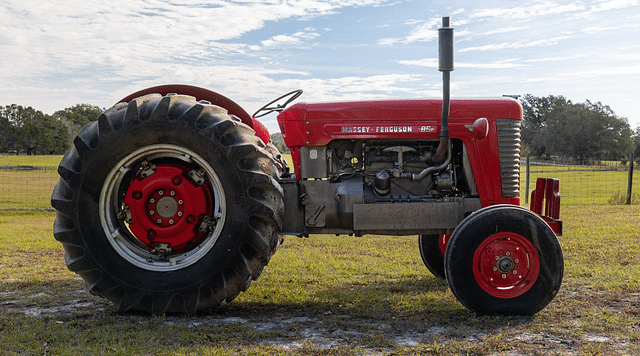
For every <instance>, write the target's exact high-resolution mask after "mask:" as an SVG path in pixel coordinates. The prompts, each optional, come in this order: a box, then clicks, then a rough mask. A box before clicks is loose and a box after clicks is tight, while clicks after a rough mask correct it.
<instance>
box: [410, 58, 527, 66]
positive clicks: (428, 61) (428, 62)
mask: <svg viewBox="0 0 640 356" xmlns="http://www.w3.org/2000/svg"><path fill="white" fill-rule="evenodd" d="M398 63H400V64H404V65H408V66H419V67H427V68H438V60H437V59H432V58H425V59H419V60H411V61H398ZM526 66H527V65H526V64H524V63H522V61H521V60H520V59H509V60H503V61H495V62H489V63H464V62H463V63H455V64H454V67H455V68H474V69H510V68H522V67H526Z"/></svg>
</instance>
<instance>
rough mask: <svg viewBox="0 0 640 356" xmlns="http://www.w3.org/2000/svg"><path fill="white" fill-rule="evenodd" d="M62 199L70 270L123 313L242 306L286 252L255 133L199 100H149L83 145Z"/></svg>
mask: <svg viewBox="0 0 640 356" xmlns="http://www.w3.org/2000/svg"><path fill="white" fill-rule="evenodd" d="M58 172H59V173H60V177H61V178H60V181H59V182H58V184H57V185H56V188H55V189H54V192H53V194H52V198H51V202H52V206H53V207H54V208H55V209H56V210H57V215H56V220H55V223H54V236H55V238H56V239H57V240H58V241H60V242H62V244H63V246H64V248H65V261H66V263H67V267H68V268H69V269H70V270H72V271H74V272H77V273H78V274H80V276H81V277H82V278H83V279H84V280H85V284H86V286H87V288H88V289H89V291H90V292H91V293H92V294H95V295H99V296H101V297H104V298H106V299H108V300H110V301H112V302H113V303H114V305H115V307H116V309H117V310H118V311H119V312H127V311H141V312H147V313H151V314H155V315H160V314H164V313H188V314H192V313H195V312H198V311H202V310H205V309H208V308H212V307H216V306H218V305H220V304H222V303H224V302H225V301H226V302H229V301H231V300H232V299H234V298H235V297H236V296H237V295H238V294H239V293H240V292H241V291H244V290H246V289H247V288H248V286H249V284H250V282H251V280H254V279H256V278H257V277H258V276H259V275H260V273H261V272H262V269H263V268H264V266H265V265H266V264H267V263H268V262H269V259H270V258H271V256H272V254H273V253H274V252H275V249H276V247H277V243H278V231H279V227H280V226H281V220H280V219H281V216H282V214H283V210H284V208H283V202H282V189H281V188H280V187H279V185H278V183H277V182H276V180H275V178H276V176H277V168H276V166H275V163H274V161H273V159H272V158H271V155H270V154H269V153H268V152H267V151H266V150H265V145H264V144H263V143H262V141H260V140H259V139H258V138H257V137H256V136H255V134H254V132H253V130H251V129H250V128H249V127H248V126H246V125H244V124H242V123H241V122H239V120H236V119H235V118H234V117H232V116H229V115H227V113H226V111H225V110H224V109H221V108H219V107H216V106H212V105H208V104H206V103H199V102H196V101H195V99H194V98H193V97H189V96H182V95H169V96H166V97H162V96H160V95H157V94H152V95H147V96H144V97H141V98H138V99H135V100H132V101H131V102H130V103H129V104H126V103H120V104H118V105H116V106H114V107H113V108H111V109H109V110H107V111H105V112H104V113H103V115H101V116H100V118H99V119H98V121H96V122H93V123H91V124H89V125H87V126H86V127H85V128H84V129H83V130H82V131H81V132H80V133H79V134H78V136H77V137H76V139H75V141H74V147H73V148H72V149H71V150H69V151H68V152H67V154H66V155H65V157H64V158H63V159H62V161H61V163H60V166H59V168H58Z"/></svg>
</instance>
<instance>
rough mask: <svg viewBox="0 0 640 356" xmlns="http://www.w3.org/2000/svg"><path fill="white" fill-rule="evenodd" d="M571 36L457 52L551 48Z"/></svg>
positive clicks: (504, 43) (466, 49) (494, 45)
mask: <svg viewBox="0 0 640 356" xmlns="http://www.w3.org/2000/svg"><path fill="white" fill-rule="evenodd" d="M572 37H573V36H571V35H567V36H557V37H552V38H543V39H538V40H523V41H517V42H502V43H495V44H488V45H484V46H477V47H467V48H463V49H461V50H459V52H469V51H494V50H501V49H514V48H526V47H538V46H551V45H555V44H558V43H559V42H560V41H564V40H567V39H569V38H572Z"/></svg>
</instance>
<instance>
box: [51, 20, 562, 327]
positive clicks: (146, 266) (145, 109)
mask: <svg viewBox="0 0 640 356" xmlns="http://www.w3.org/2000/svg"><path fill="white" fill-rule="evenodd" d="M448 22H449V20H448V18H443V28H441V29H440V30H439V32H440V70H441V71H442V72H443V87H444V90H443V91H444V98H443V100H397V101H368V102H343V103H323V104H306V103H299V104H295V105H293V106H291V107H289V108H287V109H285V106H286V105H287V104H289V103H291V102H292V101H293V100H294V99H296V98H297V97H298V96H299V95H300V94H301V93H302V91H294V92H292V93H289V94H287V95H285V96H283V97H281V98H278V99H276V100H275V101H273V102H271V103H269V104H267V105H265V106H264V107H263V108H261V109H260V110H259V111H258V112H256V113H255V114H254V115H253V116H251V115H249V114H247V113H246V112H245V111H244V110H243V109H242V108H241V107H240V106H238V105H237V104H236V103H234V102H233V101H231V100H229V99H227V98H226V97H224V96H222V95H220V94H217V93H214V92H211V91H208V90H205V89H201V88H196V87H190V86H180V85H170V86H161V87H155V88H150V89H146V90H143V91H140V92H137V93H135V94H132V95H130V96H129V97H127V98H125V99H123V100H122V101H121V102H120V103H118V104H116V105H115V106H113V107H112V108H110V109H108V110H106V111H105V112H104V113H103V114H102V115H101V116H100V117H99V118H98V120H97V121H94V122H92V123H90V124H89V125H87V126H86V127H85V128H84V129H83V130H82V131H81V132H80V133H79V134H78V136H77V137H76V139H75V141H74V147H73V148H71V149H70V150H69V151H68V152H67V154H66V155H65V157H64V158H63V159H62V161H61V162H60V166H59V168H58V172H59V174H60V181H59V182H58V184H57V185H56V187H55V189H54V191H53V195H52V198H51V203H52V206H53V207H54V208H55V209H56V210H57V216H56V220H55V224H54V235H55V238H56V239H57V240H58V241H60V242H62V244H63V246H64V248H65V261H66V264H67V266H68V268H69V269H70V270H72V271H74V272H77V273H78V274H80V276H82V278H83V279H84V280H85V283H86V286H87V288H88V289H89V291H90V292H91V293H93V294H95V295H99V296H101V297H104V298H106V299H108V300H110V301H111V302H113V304H114V305H115V307H116V309H117V310H118V311H122V312H125V311H143V312H148V313H151V314H164V313H189V314H190V313H195V312H198V311H201V310H206V309H208V308H212V307H216V306H219V305H221V304H222V303H225V302H229V301H231V300H232V299H234V298H235V297H236V296H237V295H238V294H239V293H240V292H241V291H245V290H246V289H247V288H248V287H249V284H250V283H251V281H252V280H255V279H256V278H258V276H259V275H260V273H261V272H262V270H263V268H264V266H266V265H267V263H268V262H269V260H270V258H271V256H272V255H273V253H274V252H275V251H276V248H277V247H278V245H279V242H280V236H281V235H296V236H308V235H312V234H355V235H357V236H362V235H365V234H385V235H395V236H402V235H418V236H419V248H420V254H421V256H422V260H423V261H424V263H425V265H426V266H427V267H428V268H429V270H430V271H431V272H433V274H435V275H436V276H437V277H440V278H446V280H447V282H448V284H449V286H450V288H451V290H452V292H453V293H454V294H455V296H456V297H457V298H458V300H460V302H461V303H462V304H463V305H465V306H466V307H468V308H469V309H471V310H473V311H475V312H477V313H480V314H534V313H536V312H538V311H540V310H541V309H542V308H544V307H545V306H546V305H547V304H548V303H549V302H550V301H551V300H552V299H553V298H554V296H555V295H556V293H557V292H558V290H559V288H560V284H561V282H562V276H563V266H564V265H563V257H562V250H561V248H560V245H559V244H558V240H557V238H556V234H558V235H559V234H561V230H562V223H561V221H560V220H558V218H559V199H560V198H559V195H558V181H557V180H553V179H544V180H540V181H539V182H538V188H537V189H536V191H535V192H534V194H533V198H532V199H533V203H532V209H533V211H532V210H527V209H524V208H522V207H520V206H519V203H520V199H519V187H520V181H519V173H520V125H521V122H522V108H521V107H520V105H519V104H518V102H517V101H515V100H513V99H510V98H498V99H465V100H449V74H450V71H451V70H453V29H452V28H450V27H449V24H448ZM283 101H284V104H281V105H277V104H276V103H280V102H283ZM271 111H278V112H280V114H279V115H278V123H279V126H280V130H281V131H282V135H283V138H284V141H285V143H286V145H287V147H289V148H290V150H291V156H292V158H293V172H290V170H289V167H287V163H286V161H285V160H283V159H282V156H281V155H280V153H279V152H278V151H277V149H275V147H274V146H273V145H272V144H271V143H270V138H269V133H268V132H267V130H266V129H265V127H264V126H263V125H262V124H260V123H259V122H258V121H256V119H255V118H256V117H260V116H262V115H264V114H266V113H268V112H271ZM545 202H546V204H545ZM543 204H544V205H545V208H544V213H543V206H542V205H543Z"/></svg>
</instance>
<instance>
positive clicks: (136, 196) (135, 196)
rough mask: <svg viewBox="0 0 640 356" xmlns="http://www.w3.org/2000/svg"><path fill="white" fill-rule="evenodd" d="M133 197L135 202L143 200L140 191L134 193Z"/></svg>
mask: <svg viewBox="0 0 640 356" xmlns="http://www.w3.org/2000/svg"><path fill="white" fill-rule="evenodd" d="M131 196H133V199H135V200H140V199H142V192H141V191H139V190H136V191H135V192H133V194H131Z"/></svg>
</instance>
